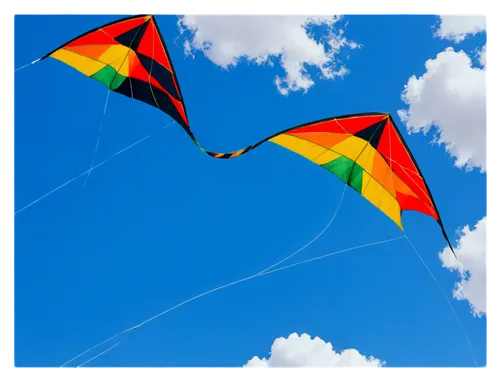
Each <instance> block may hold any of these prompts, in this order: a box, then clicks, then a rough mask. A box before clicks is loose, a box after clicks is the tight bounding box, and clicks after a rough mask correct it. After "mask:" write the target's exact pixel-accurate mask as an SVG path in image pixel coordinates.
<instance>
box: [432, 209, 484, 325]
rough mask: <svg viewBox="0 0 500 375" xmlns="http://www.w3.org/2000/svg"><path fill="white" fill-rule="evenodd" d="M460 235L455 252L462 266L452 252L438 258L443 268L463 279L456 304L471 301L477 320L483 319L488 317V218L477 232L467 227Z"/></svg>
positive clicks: (445, 252)
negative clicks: (484, 315)
mask: <svg viewBox="0 0 500 375" xmlns="http://www.w3.org/2000/svg"><path fill="white" fill-rule="evenodd" d="M460 235H461V237H460V240H459V242H458V245H457V246H456V249H455V252H456V254H457V257H458V259H459V260H460V262H458V261H457V260H456V259H455V257H454V256H453V254H452V253H451V250H450V249H449V248H445V249H444V250H443V251H442V252H441V253H439V258H440V259H441V262H442V264H443V267H446V268H448V269H449V270H450V271H455V270H456V271H457V272H458V275H459V277H460V281H459V282H457V283H456V284H455V289H454V290H453V296H454V297H455V298H456V299H457V300H468V301H469V304H470V306H471V309H472V313H473V314H474V316H481V315H482V314H486V216H485V217H483V218H482V219H481V220H479V221H478V222H477V223H476V225H475V227H474V228H472V229H471V228H470V227H469V226H468V225H466V226H465V227H463V228H462V229H460Z"/></svg>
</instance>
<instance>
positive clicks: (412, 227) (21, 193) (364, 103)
mask: <svg viewBox="0 0 500 375" xmlns="http://www.w3.org/2000/svg"><path fill="white" fill-rule="evenodd" d="M118 18H120V17H115V16H17V17H16V24H15V61H16V67H18V66H21V65H24V64H25V63H28V62H30V61H32V60H34V59H36V58H38V57H40V56H43V55H44V54H45V53H47V52H48V51H51V50H52V49H54V48H55V47H57V46H59V45H60V44H62V43H64V42H66V41H68V40H70V39H72V38H73V37H74V36H76V35H78V34H80V33H83V32H85V31H87V30H89V29H92V28H94V27H96V26H99V25H101V24H103V23H106V22H110V21H112V20H115V19H118ZM157 20H158V23H159V26H160V28H161V31H162V33H163V36H164V38H165V41H166V43H167V46H168V48H169V51H170V54H171V57H172V60H173V63H174V65H175V69H176V72H177V75H178V79H179V81H180V85H181V88H182V92H183V96H184V99H185V102H186V106H187V111H188V114H189V117H190V123H191V126H192V128H193V130H194V133H195V134H196V136H197V137H198V138H199V140H200V143H201V144H202V145H203V146H204V147H205V148H207V149H210V150H215V151H221V152H228V151H233V150H236V149H239V148H241V147H243V146H247V145H249V144H251V143H254V142H256V141H258V140H260V139H262V138H264V137H267V136H268V135H270V134H273V133H275V132H277V131H279V130H282V129H285V128H288V127H291V126H294V125H297V124H300V123H303V122H308V121H312V120H315V119H321V118H323V117H329V116H334V115H342V114H348V113H357V112H366V111H377V112H390V113H391V114H392V115H393V117H394V119H395V120H396V121H397V125H398V126H399V127H400V129H401V130H402V131H403V133H404V134H405V138H406V140H407V143H408V144H409V147H410V148H411V149H412V150H413V153H414V155H415V157H416V159H417V161H418V163H419V166H420V168H421V170H422V172H423V174H424V176H425V178H426V180H427V183H428V184H429V186H430V189H431V191H432V193H433V195H434V198H435V201H436V204H437V206H438V209H439V211H440V213H441V216H442V219H443V222H444V225H445V227H446V230H447V231H448V233H449V235H450V237H451V238H452V242H453V243H454V242H455V241H456V240H457V239H458V236H457V234H456V230H457V229H459V228H462V227H464V226H465V225H474V224H475V223H476V222H477V221H478V220H479V219H481V218H482V217H484V216H485V215H486V174H484V173H480V171H479V170H478V169H473V170H472V171H469V172H466V171H465V169H464V168H462V169H460V168H457V167H455V166H454V161H453V159H452V158H451V157H450V155H449V154H448V153H447V152H446V150H445V148H444V147H443V146H438V145H435V144H434V145H433V144H430V141H431V140H432V136H433V131H431V134H428V135H423V134H422V133H418V134H412V135H408V134H406V132H405V131H404V124H402V123H401V121H400V119H399V117H398V116H397V111H398V110H399V109H402V108H405V107H407V106H406V105H405V103H403V102H402V100H401V92H402V91H403V89H404V85H405V84H406V83H407V82H408V79H409V77H410V76H412V75H416V76H417V77H419V76H422V74H424V73H425V71H426V67H425V65H424V63H425V61H427V60H428V59H433V58H435V57H436V55H437V54H438V53H440V52H442V51H443V50H444V49H445V48H447V47H449V46H453V47H454V48H455V49H456V50H459V49H462V50H464V51H465V52H466V53H468V54H470V55H471V56H472V55H473V54H474V51H475V50H476V49H478V48H481V47H482V46H483V45H484V43H485V38H486V37H485V35H484V33H482V34H481V33H480V34H477V35H474V36H472V37H469V38H467V39H466V40H464V41H463V42H461V43H460V44H459V45H458V46H457V45H455V44H453V43H452V42H451V41H449V40H442V39H439V38H435V37H433V30H432V26H434V25H436V20H437V17H431V16H350V17H345V18H343V20H342V21H341V23H342V25H345V23H346V22H347V21H348V25H347V27H345V35H346V36H347V37H348V38H349V39H350V40H353V41H355V42H356V43H358V44H359V45H361V46H362V47H361V48H359V49H353V50H350V49H347V50H342V51H341V52H340V54H339V55H338V58H339V59H341V60H342V61H343V62H344V63H345V65H346V66H347V68H348V69H349V71H350V72H349V74H347V75H345V76H344V77H343V78H337V79H335V80H329V79H321V78H318V77H317V74H318V72H317V69H314V68H311V69H310V72H311V77H312V79H313V80H314V82H315V84H314V86H312V87H311V88H310V89H309V90H308V91H307V93H304V92H303V91H297V92H291V93H289V95H281V94H280V93H279V92H278V90H277V88H276V86H275V85H274V83H273V80H274V78H275V76H276V75H277V74H282V72H281V71H280V67H279V64H278V63H275V65H274V66H273V67H271V66H268V65H266V66H259V65H257V64H255V63H250V64H248V63H245V62H243V63H239V64H238V65H237V66H236V67H230V68H229V69H228V70H225V69H222V68H221V67H220V66H217V65H216V64H214V63H213V62H212V61H210V60H209V59H207V58H205V57H204V56H203V54H202V53H200V52H195V54H194V55H195V58H194V59H193V58H192V57H190V56H186V55H185V54H184V50H183V47H182V44H183V40H184V39H183V38H184V36H182V35H181V36H180V35H179V29H178V26H177V24H176V22H177V18H176V17H172V16H157ZM315 32H316V33H318V34H317V36H318V38H319V37H320V35H319V33H321V30H316V31H315ZM106 93H107V89H106V87H104V86H103V85H102V84H99V83H98V82H96V81H93V80H90V79H88V78H87V77H85V76H83V75H81V74H79V73H78V72H77V71H75V70H73V69H72V68H70V67H68V66H66V65H64V64H61V63H60V62H58V61H55V60H50V59H49V60H44V61H42V62H41V63H38V64H36V65H34V66H32V67H29V68H26V69H24V70H22V71H19V72H17V73H16V76H15V205H16V210H19V209H20V208H22V207H24V206H25V205H27V204H29V203H30V202H32V201H33V200H35V199H37V198H38V197H40V196H41V195H43V194H45V193H46V192H48V191H50V190H52V189H53V188H55V187H57V186H59V185H60V184H62V183H64V182H66V181H67V180H69V179H71V178H73V177H75V176H77V175H78V174H80V173H81V172H83V171H85V170H86V169H88V167H89V165H90V162H91V159H92V155H93V151H94V147H95V142H96V139H97V135H98V132H99V126H100V123H101V119H102V113H103V108H104V103H105V98H106ZM169 122H171V120H170V118H168V116H166V115H165V114H164V113H162V112H160V111H157V110H155V109H154V108H153V107H149V106H147V105H145V104H144V103H141V102H136V101H133V100H130V99H129V98H126V97H122V96H120V95H117V94H114V93H111V95H110V98H109V103H108V108H107V113H106V116H105V119H104V127H103V132H102V137H101V141H100V146H99V150H98V154H97V156H96V162H99V161H102V160H105V159H106V158H107V157H109V156H110V155H112V154H114V153H115V152H117V151H118V150H120V149H122V148H124V147H126V146H128V145H129V144H131V143H133V142H135V141H137V140H138V139H140V138H142V137H144V136H146V135H148V134H150V133H152V132H155V131H157V130H158V129H160V128H161V127H163V126H165V125H166V124H167V123H169ZM83 182H84V179H78V180H76V181H75V182H73V183H71V184H69V185H67V186H65V187H64V188H62V189H61V190H59V191H57V192H56V193H54V194H53V195H51V196H49V197H47V198H46V199H44V200H42V201H40V202H39V203H37V204H35V205H33V206H31V207H30V208H28V209H26V210H24V211H22V212H20V213H18V214H16V217H15V363H16V365H17V366H59V365H61V364H62V363H64V362H65V361H66V360H68V359H70V358H71V357H73V356H75V355H77V354H78V353H80V352H81V351H83V350H85V349H87V348H89V347H91V346H93V345H94V344H96V343H98V342H100V341H102V340H103V339H105V338H107V337H109V336H111V335H113V334H115V333H117V332H119V331H121V330H123V329H125V328H128V327H130V326H133V325H135V324H138V323H140V322H141V321H143V320H145V319H147V318H149V317H150V316H152V315H155V314H156V313H158V312H161V311H162V310H164V309H166V308H168V307H170V306H173V305H175V304H177V303H179V302H181V301H182V300H185V299H187V298H189V297H192V296H194V295H197V294H199V293H202V292H204V291H206V290H208V289H211V288H213V287H217V286H219V285H222V284H225V283H228V282H231V281H234V280H237V279H240V278H243V277H245V276H249V275H251V274H252V273H255V272H258V271H260V270H261V269H263V268H266V267H267V266H269V265H270V264H272V263H274V262H276V261H278V260H280V259H282V258H283V257H285V256H287V255H288V254H290V253H291V252H293V251H295V250H296V249H298V248H299V247H301V246H302V245H304V244H305V243H307V242H308V241H309V240H310V239H311V238H313V237H314V236H315V235H316V234H317V233H318V232H319V231H320V230H321V229H322V228H323V227H324V225H325V224H326V223H327V222H328V220H329V219H330V217H331V216H332V214H333V212H334V210H335V208H336V206H337V202H338V200H339V198H340V195H341V193H342V189H343V184H342V182H341V181H340V180H338V179H336V178H335V176H333V175H331V174H329V173H325V171H324V170H322V169H321V168H317V167H315V166H314V165H312V164H311V163H310V162H308V161H307V160H305V159H303V158H301V157H300V156H298V155H296V154H294V153H292V152H289V151H286V150H284V149H281V148H279V147H277V146H275V145H272V144H267V145H264V146H262V147H260V148H259V149H258V150H256V151H254V152H250V153H248V154H247V155H245V156H242V157H240V158H236V159H233V160H216V159H212V158H209V157H207V156H206V155H204V154H203V153H202V152H200V151H199V150H198V149H196V148H195V147H194V146H193V144H192V142H191V141H190V140H189V138H188V137H187V136H186V135H185V134H184V132H183V130H182V129H181V128H180V126H177V125H174V126H171V127H170V128H168V129H166V130H165V131H163V132H161V133H157V134H156V135H155V136H153V137H151V138H150V139H148V140H146V141H144V142H143V143H141V144H139V145H137V146H136V147H134V148H132V149H130V150H129V151H127V152H124V153H123V154H120V155H119V156H117V157H116V158H114V159H113V160H111V161H110V162H108V163H107V164H106V165H104V166H102V167H101V168H99V169H97V170H95V171H93V172H92V174H91V175H90V178H89V180H88V183H87V186H86V188H85V189H84V187H83ZM403 225H404V227H405V232H406V234H407V235H408V237H409V238H410V239H411V240H412V241H413V243H414V244H415V246H416V247H417V248H418V249H419V251H420V253H421V255H422V257H423V258H424V259H425V261H426V262H427V264H428V266H429V268H430V269H431V270H432V271H433V272H434V274H435V275H436V277H437V279H438V280H439V282H440V283H441V285H442V286H443V289H444V290H445V292H446V293H447V294H448V296H449V298H450V299H451V298H452V289H453V285H454V282H455V281H457V274H456V273H455V272H449V271H448V270H446V269H445V268H443V267H442V264H441V261H440V260H439V258H438V252H440V251H441V250H442V249H443V248H444V246H445V241H444V239H443V237H442V235H441V232H440V229H439V226H438V225H437V224H436V222H435V221H434V220H433V219H432V218H429V217H426V216H424V215H421V214H419V213H414V212H406V213H404V214H403ZM398 235H400V231H399V229H398V227H397V226H395V225H394V223H393V222H392V221H390V219H388V218H387V217H385V216H384V215H383V214H382V213H381V212H380V211H378V210H377V209H376V208H374V207H373V206H371V205H370V203H369V202H367V201H366V200H364V199H363V198H362V197H360V196H359V195H358V194H357V193H355V192H354V191H351V190H348V192H347V193H346V197H345V199H344V202H343V204H342V207H341V208H340V211H339V214H338V216H337V218H336V220H335V222H334V224H333V225H332V227H331V228H330V229H329V230H328V231H327V232H326V233H325V234H324V235H323V236H322V237H321V238H320V239H319V240H318V241H317V242H316V243H315V244H314V245H313V246H311V247H309V248H308V249H307V250H306V251H304V252H303V253H301V254H299V255H298V256H297V258H296V260H303V259H307V258H310V257H313V256H317V255H322V254H325V253H329V252H332V251H335V250H340V249H343V248H347V247H351V246H356V245H361V244H364V243H369V242H373V241H378V240H384V239H388V238H393V237H396V236H398ZM452 303H453V305H454V307H455V309H456V311H457V313H458V315H459V316H460V318H461V320H462V323H463V325H464V327H465V328H466V330H467V332H468V334H469V336H470V340H471V344H472V347H473V349H474V352H475V355H476V358H477V361H478V364H479V365H484V364H485V363H486V317H485V316H483V317H481V318H478V317H474V316H473V315H472V314H471V312H470V306H469V304H468V302H467V301H457V300H453V301H452ZM293 332H297V333H299V334H301V333H308V334H309V335H311V336H312V337H314V336H319V337H321V338H322V339H323V340H325V341H327V342H331V343H332V344H333V346H334V348H335V349H336V350H343V349H346V348H356V349H357V350H359V352H360V353H362V354H363V355H371V356H374V357H376V358H379V359H381V360H383V361H385V362H386V365H387V366H473V365H474V363H473V361H472V358H471V355H470V352H469V349H468V346H467V342H466V339H465V337H464V334H463V332H462V331H461V329H460V326H459V324H458V323H457V321H456V319H455V317H454V315H453V313H452V311H451V310H450V308H449V306H448V304H447V302H446V300H445V299H444V298H443V296H442V295H441V293H440V292H439V290H438V289H437V287H436V285H435V284H434V282H433V280H432V279H431V277H430V276H429V274H428V273H427V271H426V270H425V268H424V267H423V266H422V264H421V263H420V262H419V260H418V258H417V257H416V255H415V254H414V253H413V251H412V250H411V248H410V247H409V245H408V243H407V242H405V241H397V242H393V243H390V244H385V245H380V246H378V247H370V248H366V249H362V250H359V251H354V252H350V253H346V254H342V255H339V256H335V257H332V258H329V259H327V260H324V261H318V262H313V263H310V264H307V265H302V266H299V267H296V268H293V269H289V270H286V271H283V272H278V273H275V274H272V275H269V276H265V277H261V278H257V279H254V280H251V281H248V282H245V283H242V284H239V285H236V286H234V287H230V288H227V289H225V290H223V291H221V292H218V293H214V294H212V295H210V296H207V297H205V298H201V299H199V300H197V301H195V302H193V303H191V304H188V305H186V306H183V307H182V308H180V309H178V310H176V311H173V312H172V313H170V314H167V315H166V316H163V317H162V318H160V319H158V320H155V321H154V322H152V323H151V324H148V325H146V326H144V327H143V328H141V329H140V330H139V331H137V332H136V333H134V334H133V335H132V336H131V337H130V338H129V339H128V340H127V341H125V342H124V343H123V344H122V345H121V346H120V347H118V348H116V349H115V350H113V351H112V352H110V353H107V354H106V355H105V356H103V357H101V358H99V359H97V360H96V361H94V362H92V364H90V365H94V366H242V365H244V364H245V363H246V362H247V361H248V360H250V359H251V358H252V357H253V356H259V357H267V356H268V352H269V351H270V346H271V344H272V343H273V341H274V340H275V339H276V338H278V337H288V336H289V335H290V334H291V333H293ZM86 358H90V357H86Z"/></svg>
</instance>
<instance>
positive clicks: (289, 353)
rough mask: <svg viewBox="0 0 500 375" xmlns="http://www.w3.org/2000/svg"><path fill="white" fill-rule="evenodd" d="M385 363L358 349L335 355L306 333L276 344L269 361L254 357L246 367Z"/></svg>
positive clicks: (327, 344) (371, 364)
mask: <svg viewBox="0 0 500 375" xmlns="http://www.w3.org/2000/svg"><path fill="white" fill-rule="evenodd" d="M384 364H385V363H384V362H382V361H380V360H379V359H377V358H374V357H366V356H364V355H362V354H360V353H359V352H358V351H357V350H356V349H346V350H343V351H341V352H336V351H335V350H334V349H333V347H332V344H331V343H329V342H324V341H323V340H321V339H320V338H319V337H315V338H314V339H312V338H311V336H309V335H308V334H307V333H304V334H302V335H300V336H299V335H298V334H296V333H292V334H291V335H290V336H288V338H284V337H280V338H277V339H276V340H274V343H273V345H272V346H271V352H270V355H269V358H268V359H267V358H262V359H260V358H258V357H253V358H252V359H251V360H249V361H248V362H247V364H246V365H245V367H314V366H323V367H324V366H337V367H341V366H371V367H380V366H383V365H384Z"/></svg>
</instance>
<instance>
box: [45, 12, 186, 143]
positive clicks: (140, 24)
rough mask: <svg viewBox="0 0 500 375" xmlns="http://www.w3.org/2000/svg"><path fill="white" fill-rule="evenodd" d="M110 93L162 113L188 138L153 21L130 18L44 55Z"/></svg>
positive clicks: (170, 69) (180, 103) (170, 68)
mask: <svg viewBox="0 0 500 375" xmlns="http://www.w3.org/2000/svg"><path fill="white" fill-rule="evenodd" d="M47 57H52V58H55V59H57V60H60V61H62V62H64V63H66V64H68V65H69V66H71V67H73V68H75V69H76V70H78V71H80V72H81V73H83V74H85V75H86V76H88V77H90V78H93V79H95V80H97V81H99V82H101V83H103V84H104V85H106V86H107V87H108V88H109V89H110V90H113V91H115V92H118V93H120V94H123V95H126V96H128V97H130V98H132V99H136V100H140V101H142V102H145V103H147V104H149V105H152V106H154V107H156V108H158V109H160V110H161V111H163V112H165V113H166V114H168V115H169V116H171V117H172V118H173V119H174V120H176V121H177V122H178V123H179V124H180V125H181V126H182V127H183V128H184V129H185V130H186V131H187V132H188V134H190V135H191V132H190V130H189V123H188V119H187V115H186V110H185V108H184V102H183V100H182V95H181V91H180V89H179V84H178V82H177V77H176V75H175V72H174V69H173V66H172V63H171V60H170V56H169V54H168V51H167V48H166V46H165V42H164V40H163V38H162V36H161V34H160V31H159V30H158V26H157V23H156V21H155V18H154V16H150V15H147V16H134V17H129V18H125V19H121V20H119V21H115V22H111V23H108V24H106V25H103V26H101V27H98V28H96V29H94V30H91V31H89V32H87V33H85V34H83V35H80V36H78V37H77V38H75V39H73V40H71V41H70V42H68V43H66V44H64V45H62V46H61V47H59V48H57V49H55V50H54V51H52V52H50V53H48V54H47V55H45V56H44V57H43V58H42V59H44V58H47Z"/></svg>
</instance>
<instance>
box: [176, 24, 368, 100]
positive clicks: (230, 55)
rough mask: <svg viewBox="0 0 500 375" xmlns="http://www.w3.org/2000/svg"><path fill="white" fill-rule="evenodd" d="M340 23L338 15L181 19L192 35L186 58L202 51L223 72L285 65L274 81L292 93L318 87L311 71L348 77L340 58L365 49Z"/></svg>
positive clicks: (188, 38)
mask: <svg viewBox="0 0 500 375" xmlns="http://www.w3.org/2000/svg"><path fill="white" fill-rule="evenodd" d="M339 20H340V17H337V16H331V17H328V16H321V17H308V16H191V15H189V16H183V17H180V18H179V23H178V24H179V28H180V29H181V34H183V35H184V36H186V39H185V41H184V50H185V52H186V54H188V55H193V53H194V52H195V51H201V52H202V53H203V54H204V55H205V56H206V57H207V58H208V59H210V60H211V61H212V62H213V63H215V64H217V65H219V66H221V67H222V68H225V69H227V68H229V67H230V66H236V65H237V64H238V63H239V62H241V61H242V60H246V61H250V62H254V63H256V64H264V63H267V64H270V65H273V61H279V64H280V65H281V68H282V69H283V74H281V75H278V76H276V78H275V80H274V83H275V84H276V86H277V88H278V90H279V92H280V93H281V94H283V95H287V94H288V93H289V92H290V91H299V90H303V91H304V92H306V91H307V90H308V89H309V88H310V87H311V86H313V85H314V80H313V75H312V74H311V73H310V72H309V71H308V69H310V67H315V68H316V70H317V71H318V73H317V76H319V77H321V78H324V79H334V78H336V77H342V76H344V75H345V74H347V73H348V69H347V68H346V66H345V65H344V64H343V63H342V62H341V61H339V59H338V55H339V52H340V50H341V49H343V48H347V49H355V48H359V45H358V44H356V43H355V42H353V41H350V40H348V39H347V38H346V37H345V36H344V31H343V30H342V29H340V28H337V27H336V25H338V24H339ZM313 33H314V34H316V36H317V37H315V36H314V35H313ZM318 35H320V36H319V37H318Z"/></svg>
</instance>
